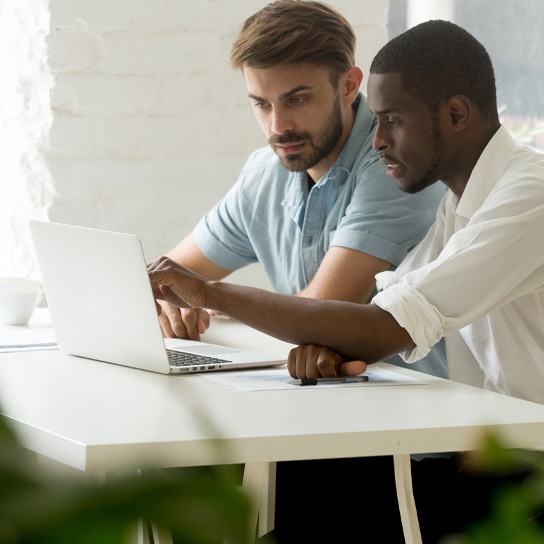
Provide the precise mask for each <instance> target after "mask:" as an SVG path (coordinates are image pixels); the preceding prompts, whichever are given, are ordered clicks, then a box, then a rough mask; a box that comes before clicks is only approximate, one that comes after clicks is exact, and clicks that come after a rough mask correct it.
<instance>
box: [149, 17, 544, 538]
mask: <svg viewBox="0 0 544 544" xmlns="http://www.w3.org/2000/svg"><path fill="white" fill-rule="evenodd" d="M370 72H371V74H370V78H369V83H368V102H369V107H370V109H371V110H372V112H373V113H374V115H375V116H376V118H377V120H378V127H377V129H376V135H375V137H374V147H375V149H377V150H379V151H380V152H381V158H382V161H383V162H384V163H385V164H387V165H388V175H389V176H390V177H391V178H394V179H395V180H396V182H397V184H398V185H399V187H400V188H401V189H402V190H404V191H406V192H417V191H419V190H423V189H425V188H426V187H428V186H430V185H432V184H434V183H436V182H437V181H438V180H441V181H442V182H443V183H445V184H446V185H447V187H448V188H449V189H450V191H448V193H447V194H446V196H445V197H444V199H443V201H442V203H441V206H440V208H439V211H438V214H437V218H436V223H435V225H434V226H433V227H431V229H430V231H429V233H428V234H427V236H426V238H424V240H423V241H422V242H421V243H420V244H419V245H418V246H417V247H416V248H415V249H414V250H413V251H412V252H411V253H410V254H409V255H408V257H407V258H406V259H405V261H403V263H401V265H400V266H399V268H398V269H397V271H396V272H393V273H388V272H386V273H382V274H379V275H378V276H377V280H378V285H379V287H380V288H381V289H382V290H381V292H380V293H379V294H378V295H376V296H375V297H374V299H373V300H372V303H371V304H368V305H361V304H349V303H341V302H332V301H315V300H301V299H295V298H293V297H279V296H277V295H274V294H271V293H263V292H260V291H253V290H245V289H243V288H239V287H236V286H230V285H227V284H218V283H210V282H206V281H204V280H202V279H201V278H198V277H196V276H194V275H191V274H190V273H188V272H187V271H185V270H183V269H181V268H180V267H177V266H176V265H175V264H173V263H171V262H169V261H168V260H165V259H163V260H161V261H158V262H157V263H155V265H154V266H153V267H151V269H150V277H151V280H152V282H153V284H154V288H155V292H156V294H157V296H158V297H159V298H160V297H166V298H168V299H169V300H171V301H174V302H176V303H177V304H180V305H184V304H188V305H190V306H206V307H210V308H215V309H217V310H220V311H223V312H225V313H228V314H229V315H231V316H233V317H235V318H236V319H238V320H240V321H242V322H245V323H247V324H248V325H251V326H253V327H255V328H259V329H260V330H263V331H264V332H267V333H269V334H271V335H274V336H277V337H279V338H282V339H284V340H287V341H290V342H294V343H299V344H305V345H302V346H301V347H299V348H297V349H296V350H294V351H293V352H292V353H291V355H290V359H289V370H290V372H291V374H292V375H293V376H298V377H305V376H336V375H341V374H358V373H360V372H363V371H364V370H365V368H366V364H367V363H372V362H374V361H377V360H381V359H383V358H384V357H387V356H389V355H391V354H393V353H400V354H401V355H402V357H403V358H404V359H405V360H406V361H408V362H410V361H416V360H417V359H418V358H420V357H423V356H424V355H425V353H427V351H428V350H429V349H430V347H431V346H432V345H433V344H435V343H436V342H438V341H439V340H440V338H442V337H446V349H447V355H448V369H449V374H450V377H451V378H452V379H456V380H458V381H463V382H465V383H468V384H471V385H477V386H480V387H484V388H486V389H491V390H494V391H499V392H501V393H505V394H510V395H514V396H517V397H520V398H524V399H527V400H531V401H535V402H544V250H543V244H542V236H543V234H542V233H544V156H543V155H540V154H538V153H535V152H533V151H531V150H528V149H523V148H520V147H518V146H516V144H515V143H514V141H513V140H512V138H511V137H510V135H509V134H508V132H507V131H506V129H505V128H504V127H501V125H500V122H499V118H498V114H497V106H496V90H495V80H494V73H493V67H492V64H491V60H490V59H489V55H488V54H487V52H486V51H485V49H484V47H483V46H482V45H481V44H480V43H479V42H478V41H477V40H475V39H474V38H473V37H472V36H471V35H470V34H468V33H467V32H465V31H464V30H463V29H461V28H459V27H458V26H456V25H454V24H451V23H446V22H444V21H429V22H427V23H423V24H422V25H418V26H417V27H414V28H412V29H410V30H408V31H407V32H405V33H404V34H402V35H400V36H398V37H397V38H395V39H394V40H392V41H391V42H389V43H388V44H386V46H385V47H384V48H383V49H382V50H381V51H380V52H379V53H378V55H377V56H376V58H375V59H374V61H373V63H372V66H371V70H370ZM263 307H266V308H267V312H262V308H263ZM306 344H312V345H306ZM316 345H317V346H327V348H321V347H317V346H316ZM339 354H341V355H339ZM429 409H432V407H429ZM361 462H362V463H363V461H361ZM284 466H288V464H285V465H284ZM420 467H423V469H421V470H420V469H419V468H418V469H416V470H415V471H414V492H415V496H416V505H418V514H419V517H420V521H421V524H422V531H423V535H424V542H425V543H427V542H433V541H436V540H437V539H438V538H439V537H440V536H441V535H442V534H446V533H448V532H450V531H454V530H459V529H460V528H462V526H463V523H465V522H466V521H468V520H472V519H475V518H477V517H478V516H481V515H484V514H485V508H486V505H487V504H488V502H487V501H488V495H489V493H490V492H491V490H492V489H493V487H494V484H492V485H488V484H489V482H487V481H485V482H483V483H484V484H485V485H479V484H480V483H482V482H481V481H477V480H473V479H471V478H468V486H465V485H464V484H465V483H466V482H465V479H464V476H463V474H462V473H458V472H457V467H456V466H455V465H453V464H452V463H450V462H449V461H447V460H438V459H431V460H425V461H422V462H421V465H420ZM428 467H430V468H428ZM436 467H438V468H436ZM427 468H428V469H427ZM280 469H281V465H280V466H279V467H278V474H279V475H281V472H280ZM315 469H316V467H315V466H313V467H312V468H311V470H310V474H312V472H313V471H315ZM304 470H305V469H304V465H297V467H296V468H295V469H293V471H294V474H298V476H299V477H298V481H302V482H306V481H308V480H307V479H306V476H305V474H304V473H303V472H304ZM324 470H332V469H331V468H330V467H329V468H328V469H327V468H325V469H324ZM334 470H335V471H336V474H339V473H340V472H341V470H342V469H341V468H339V465H338V463H337V464H336V465H335V466H334ZM362 471H364V472H362ZM287 472H288V470H287ZM287 472H284V473H283V475H281V478H279V481H280V483H281V481H284V482H285V481H288V480H289V477H288V476H287ZM377 473H378V472H377V471H374V474H377ZM374 474H373V472H372V471H371V470H368V469H365V465H364V464H361V472H360V474H358V473H357V471H354V470H353V468H352V469H350V471H349V474H346V475H345V477H344V478H343V477H336V478H333V480H334V482H332V483H331V484H330V485H328V486H325V485H323V480H322V479H320V482H319V485H320V486H322V488H321V489H320V490H319V493H318V492H317V491H316V490H311V491H310V492H309V491H308V488H307V487H306V486H299V487H297V486H291V488H290V489H289V493H285V492H284V491H281V490H279V491H278V507H280V508H284V506H285V505H284V504H283V505H282V503H281V501H280V499H279V497H280V495H281V496H282V497H284V498H288V499H289V501H290V504H289V506H287V507H286V508H287V512H280V513H279V519H280V520H281V519H282V518H283V519H285V518H286V517H287V515H288V512H289V509H290V512H291V514H292V516H294V518H295V519H297V520H300V519H301V518H304V517H306V516H308V515H311V512H314V513H315V512H318V511H319V509H318V508H319V506H320V505H322V504H323V501H330V504H329V506H330V507H331V508H332V507H334V508H336V511H337V512H341V513H342V517H343V519H350V520H353V517H352V516H356V515H357V512H359V513H363V514H364V515H365V517H367V518H368V519H372V520H373V521H372V522H373V524H377V525H378V526H379V527H380V531H386V530H389V529H392V528H393V525H395V523H394V519H393V518H392V517H391V516H396V514H394V513H393V512H391V510H390V509H388V508H383V507H381V506H380V504H381V503H380V500H381V495H382V496H383V492H382V493H381V495H380V491H381V489H387V492H389V493H391V492H392V491H391V489H389V488H388V487H387V486H384V485H380V484H379V482H378V480H377V478H375V477H374ZM380 477H381V475H380ZM420 477H421V478H422V479H421V480H420ZM346 479H348V480H350V481H351V485H352V486H355V488H357V487H362V486H365V487H366V488H367V490H369V489H370V490H371V491H370V492H367V493H365V497H367V499H365V501H364V504H361V503H357V502H356V501H355V503H353V501H349V500H347V499H346V497H349V496H350V493H349V492H347V491H346V488H345V487H342V485H343V484H344V482H345V481H346ZM338 483H340V484H342V485H336V484H338ZM431 484H432V485H431ZM460 484H463V485H460ZM335 485H336V487H335ZM431 487H433V488H434V489H433V490H432V491H430V489H431ZM352 491H353V490H352ZM339 497H341V499H339ZM339 500H340V502H338V501H339ZM422 505H424V506H423V507H422ZM383 512H386V513H387V516H386V520H384V518H383ZM380 522H385V523H386V525H387V524H388V525H389V526H388V527H385V526H384V525H383V524H382V523H380ZM397 526H398V521H397ZM338 529H339V527H338V525H336V526H335V527H331V534H335V535H336V537H338V538H339V540H337V541H343V540H342V538H344V539H345V538H349V537H350V533H349V530H348V533H346V534H345V535H342V536H339V535H338V532H337V531H338ZM289 530H294V528H293V527H289ZM304 530H308V526H307V525H304ZM319 531H320V533H321V535H322V534H324V531H326V528H325V527H324V526H323V524H320V527H319ZM286 534H287V531H285V532H283V533H282V532H281V531H280V538H279V540H280V541H281V542H283V541H285V538H284V536H285V535H286ZM353 534H357V531H355V532H354V533H351V535H353ZM380 534H381V540H379V541H381V542H396V540H388V539H387V536H386V534H387V533H386V532H383V533H380ZM306 537H308V534H306ZM392 538H394V537H392ZM309 540H311V537H310V539H309ZM345 541H347V540H345ZM371 541H372V540H371Z"/></svg>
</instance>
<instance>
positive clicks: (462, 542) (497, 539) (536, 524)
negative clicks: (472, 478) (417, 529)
mask: <svg viewBox="0 0 544 544" xmlns="http://www.w3.org/2000/svg"><path fill="white" fill-rule="evenodd" d="M475 461H476V462H477V465H478V466H479V468H480V470H483V471H485V472H487V473H488V474H491V475H494V476H501V475H505V474H511V473H513V472H519V473H521V472H525V471H527V473H528V474H530V475H529V476H528V477H527V478H526V479H524V480H523V481H518V482H516V483H508V484H505V485H503V486H502V487H500V488H499V489H498V490H497V491H496V493H495V495H494V496H493V500H492V504H491V510H490V513H489V515H488V516H487V518H485V519H484V520H482V521H479V522H477V523H473V524H471V525H469V526H468V527H466V529H465V531H464V534H463V535H456V536H455V537H451V538H449V539H446V540H445V542H447V544H544V523H543V520H542V518H541V516H542V512H543V510H544V452H542V451H527V450H515V449H514V450H513V449H508V448H506V447H505V446H504V445H503V444H502V443H501V442H500V441H499V440H497V438H496V437H488V438H487V440H486V445H485V448H484V449H483V450H482V451H481V452H479V453H478V454H477V457H476V458H475ZM539 514H540V516H539ZM537 519H538V521H537Z"/></svg>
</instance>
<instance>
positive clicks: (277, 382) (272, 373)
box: [202, 366, 426, 391]
mask: <svg viewBox="0 0 544 544" xmlns="http://www.w3.org/2000/svg"><path fill="white" fill-rule="evenodd" d="M364 375H365V376H368V381H366V382H358V383H340V384H323V385H319V386H316V387H309V388H308V387H302V388H301V387H300V386H297V385H292V384H291V383H289V382H290V381H291V380H292V379H293V378H292V376H290V375H289V372H287V370H278V369H274V370H258V371H255V370H246V371H243V370H242V371H239V372H217V373H216V374H213V375H212V374H211V373H210V374H206V375H204V374H203V375H202V377H203V378H205V379H207V380H211V381H213V382H217V383H221V384H223V385H226V386H228V387H232V388H233V389H238V390H239V391H266V390H277V389H294V390H298V391H301V390H308V389H313V390H316V389H325V388H331V387H336V388H338V387H376V386H384V385H425V384H426V382H424V381H422V380H418V379H417V378H414V377H412V376H407V375H405V374H401V373H400V372H395V371H393V370H389V369H385V368H380V367H378V366H376V367H375V366H370V367H369V368H368V370H367V371H366V372H365V373H364Z"/></svg>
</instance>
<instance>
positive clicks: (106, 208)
mask: <svg viewBox="0 0 544 544" xmlns="http://www.w3.org/2000/svg"><path fill="white" fill-rule="evenodd" d="M267 3H268V0H238V1H236V2H232V1H231V0H198V1H197V2H195V1H192V0H0V191H1V195H2V197H1V198H0V276H29V277H36V278H39V273H38V270H37V267H36V264H35V261H34V257H33V250H32V244H31V241H30V238H29V234H28V230H27V222H28V219H30V218H37V219H50V220H51V221H57V222H62V223H70V224H76V225H81V226H87V227H96V228H101V229H108V230H115V231H120V232H129V233H134V234H137V235H138V236H139V237H140V239H141V240H142V245H143V248H144V252H145V255H146V258H147V259H148V260H152V259H154V258H156V257H158V256H159V255H161V254H162V253H164V252H166V251H167V250H168V249H170V248H171V247H173V246H174V245H175V244H176V243H177V242H178V241H179V240H181V238H182V237H183V236H185V235H186V234H188V233H189V232H190V231H191V230H192V228H193V227H194V226H195V224H196V223H197V221H198V220H199V219H200V217H201V216H202V215H203V214H204V213H205V212H206V211H207V210H208V209H209V208H210V207H212V206H213V205H214V204H215V203H216V202H217V201H218V200H219V199H220V198H221V197H222V196H223V195H224V194H225V193H226V191H227V190H228V189H229V187H230V186H231V185H232V184H233V183H234V182H235V181H236V179H237V177H238V173H239V171H240V169H241V167H242V166H243V164H244V162H245V160H246V158H247V156H248V155H249V153H250V152H251V151H253V150H254V149H256V148H258V147H261V146H264V145H266V141H265V138H264V136H263V135H262V133H261V132H260V129H259V127H258V126H257V123H256V122H255V120H254V118H253V113H252V111H251V107H250V105H249V100H248V99H247V90H246V88H245V85H244V81H243V77H242V75H241V74H240V73H239V72H237V71H234V70H232V69H231V67H230V64H229V54H230V48H231V44H232V42H233V40H234V39H235V37H236V35H237V33H238V31H239V29H240V27H241V24H242V22H243V21H244V20H245V19H246V18H247V17H248V16H249V15H251V14H252V13H254V12H255V11H257V10H258V9H260V8H261V7H262V6H264V5H265V4H267ZM328 3H329V4H330V5H332V6H334V7H336V8H337V9H338V10H339V11H340V12H341V13H342V14H343V15H345V16H346V18H347V19H348V20H349V21H350V23H351V24H352V25H353V27H354V29H355V31H356V34H357V38H358V45H357V62H358V64H359V65H360V66H361V67H362V69H363V71H364V73H365V75H367V74H368V68H369V66H370V62H371V60H372V57H373V56H374V54H375V53H376V52H377V51H378V49H379V48H380V47H381V46H382V45H383V44H384V43H385V42H386V41H387V40H388V39H389V38H391V37H394V36H395V35H397V34H399V33H400V32H402V31H404V30H405V29H406V28H407V27H409V26H412V25H414V24H417V23H418V22H421V21H424V20H427V19H433V18H442V19H449V20H452V21H454V22H457V23H458V24H460V25H461V26H464V27H465V28H466V29H467V30H469V31H470V32H472V33H473V34H474V35H475V36H476V37H477V38H478V39H479V40H480V41H482V43H483V44H484V45H485V46H486V47H487V48H488V51H489V52H490V54H491V57H492V59H493V61H494V65H495V69H496V76H497V85H498V98H499V100H498V103H499V107H500V111H501V118H502V120H503V122H504V123H505V124H506V125H507V126H508V127H509V129H510V130H511V132H512V133H513V134H514V135H515V137H516V138H518V139H520V140H523V141H524V142H525V143H527V144H528V145H532V146H536V147H540V148H541V149H544V136H543V133H544V95H543V93H542V88H543V86H544V65H543V63H542V54H543V53H544V35H543V34H542V32H541V28H540V22H541V21H542V20H544V2H542V1H541V0H524V1H523V2H521V1H519V0H503V1H502V2H500V3H497V2H495V1H494V0H389V1H388V0H380V1H376V0H329V1H328ZM365 89H366V79H365V81H364V82H363V90H365ZM234 279H235V281H241V282H244V283H250V284H253V285H258V286H262V287H267V286H268V283H267V281H266V279H265V277H264V275H263V274H262V271H261V270H260V269H259V267H258V265H254V266H251V267H248V269H246V270H243V271H240V272H238V273H237V274H236V275H235V276H234Z"/></svg>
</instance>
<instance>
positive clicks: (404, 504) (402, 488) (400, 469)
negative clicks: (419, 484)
mask: <svg viewBox="0 0 544 544" xmlns="http://www.w3.org/2000/svg"><path fill="white" fill-rule="evenodd" d="M393 461H394V464H395V482H396V486H397V498H398V501H399V510H400V519H401V521H402V529H403V531H404V540H405V542H406V544H422V541H421V532H420V530H419V521H418V519H417V511H416V503H415V501H414V493H413V489H412V467H411V465H410V455H393Z"/></svg>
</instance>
